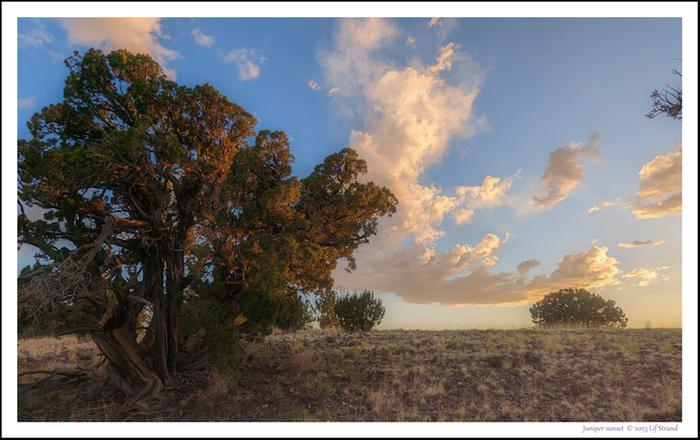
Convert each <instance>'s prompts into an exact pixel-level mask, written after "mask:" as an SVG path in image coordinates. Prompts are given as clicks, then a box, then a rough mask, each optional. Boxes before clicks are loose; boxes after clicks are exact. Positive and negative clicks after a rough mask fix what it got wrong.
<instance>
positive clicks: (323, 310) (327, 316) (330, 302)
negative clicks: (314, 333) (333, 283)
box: [314, 289, 340, 328]
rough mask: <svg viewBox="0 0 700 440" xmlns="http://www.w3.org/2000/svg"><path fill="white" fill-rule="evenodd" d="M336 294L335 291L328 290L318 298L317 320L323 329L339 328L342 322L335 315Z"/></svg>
mask: <svg viewBox="0 0 700 440" xmlns="http://www.w3.org/2000/svg"><path fill="white" fill-rule="evenodd" d="M336 299H337V298H336V293H335V290H333V289H326V290H324V291H322V292H320V293H319V294H318V295H317V296H316V301H315V303H314V309H315V311H316V316H317V317H316V319H317V320H318V325H319V326H320V327H321V328H339V327H340V322H339V321H338V316H337V315H336V314H335V303H336Z"/></svg>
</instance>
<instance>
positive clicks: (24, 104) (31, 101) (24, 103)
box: [17, 96, 36, 109]
mask: <svg viewBox="0 0 700 440" xmlns="http://www.w3.org/2000/svg"><path fill="white" fill-rule="evenodd" d="M35 105H36V98H35V97H33V96H30V97H28V98H20V99H18V100H17V107H19V108H20V109H28V108H32V107H34V106H35Z"/></svg>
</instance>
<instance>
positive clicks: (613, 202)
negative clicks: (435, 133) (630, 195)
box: [586, 197, 625, 214]
mask: <svg viewBox="0 0 700 440" xmlns="http://www.w3.org/2000/svg"><path fill="white" fill-rule="evenodd" d="M624 204H625V202H624V201H623V200H622V198H621V197H618V198H617V199H615V200H603V201H602V202H600V203H598V204H597V205H593V206H591V207H590V208H588V210H587V211H586V212H587V213H588V214H594V213H596V212H600V211H602V210H604V209H608V208H612V207H613V206H619V205H624Z"/></svg>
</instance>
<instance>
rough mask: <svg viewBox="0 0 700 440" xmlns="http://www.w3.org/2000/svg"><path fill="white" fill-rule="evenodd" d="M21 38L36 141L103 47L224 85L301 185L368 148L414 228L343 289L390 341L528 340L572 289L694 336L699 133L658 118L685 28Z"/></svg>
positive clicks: (335, 25)
mask: <svg viewBox="0 0 700 440" xmlns="http://www.w3.org/2000/svg"><path fill="white" fill-rule="evenodd" d="M19 34H20V38H19V60H18V62H19V66H18V68H19V84H18V104H19V105H18V107H19V110H18V111H19V127H18V129H19V135H20V137H26V136H27V135H28V132H27V129H26V127H25V123H26V121H27V120H28V118H30V117H31V115H32V114H33V113H34V112H36V111H38V110H39V109H40V108H41V107H42V106H43V105H46V104H49V103H51V102H55V101H58V100H60V97H61V94H62V84H63V80H64V78H65V75H66V69H65V67H64V66H63V65H62V61H61V59H62V57H64V56H66V55H68V54H70V52H71V51H72V50H74V49H77V50H85V48H87V47H89V46H94V47H101V48H104V49H112V48H115V47H124V48H127V49H130V50H138V51H143V52H148V53H150V54H152V55H153V56H154V57H155V58H156V59H158V60H159V61H160V62H161V63H162V64H163V65H164V67H166V68H167V71H168V72H169V74H170V75H171V76H172V77H174V78H176V80H177V81H178V82H180V83H182V84H186V85H195V84H199V83H203V82H210V83H212V84H213V85H214V86H215V87H217V88H218V89H219V90H220V91H221V92H222V93H224V94H225V95H227V96H228V97H229V98H230V99H231V100H232V101H234V102H236V103H238V104H241V105H242V106H243V107H244V108H246V109H247V110H248V111H249V112H251V113H253V114H254V115H255V116H256V117H257V118H258V128H259V129H263V128H269V129H275V130H284V131H285V132H287V134H288V135H289V137H290V139H291V143H292V152H293V153H294V156H295V158H296V162H295V164H294V172H295V174H298V175H301V176H303V175H306V174H308V173H309V172H310V171H311V169H312V168H313V166H314V165H315V164H317V163H319V162H320V161H322V160H323V158H324V157H325V156H326V155H328V154H329V153H331V152H334V151H337V150H339V149H341V148H343V147H345V146H347V145H350V146H353V147H354V148H356V149H357V150H358V151H359V152H360V154H361V155H362V156H363V157H364V158H365V159H366V160H367V162H368V167H369V173H368V176H367V178H368V179H372V180H375V181H377V182H378V183H380V184H384V185H387V186H389V187H390V188H391V189H392V190H393V191H394V192H395V193H396V194H397V195H398V196H399V201H400V209H399V213H397V216H395V217H394V218H392V219H388V220H386V221H384V222H383V224H382V229H381V231H380V234H379V235H378V236H377V237H376V239H375V240H373V241H372V243H370V244H369V245H367V246H365V247H364V248H363V249H361V250H360V251H359V252H358V265H359V268H358V270H357V271H356V272H355V273H353V274H350V275H347V274H345V273H342V271H339V272H338V273H337V275H338V276H337V282H338V285H340V286H341V287H346V288H349V289H362V288H371V289H375V290H376V291H378V292H383V293H382V297H383V299H384V300H385V304H386V307H387V314H386V318H385V320H384V322H383V324H382V326H383V327H384V328H469V327H511V326H523V325H527V323H528V321H529V315H528V312H527V304H529V303H531V302H532V301H534V300H536V299H537V298H538V297H540V296H541V295H542V294H543V292H546V291H548V290H553V289H555V288H557V287H556V286H560V287H588V288H590V289H592V290H595V291H596V292H598V293H600V294H601V295H603V296H605V297H607V298H612V299H614V300H615V301H617V302H618V303H619V304H620V305H621V306H622V308H623V309H624V310H625V312H626V313H627V315H628V317H629V318H630V321H631V324H632V325H638V326H641V325H644V323H645V321H651V322H653V323H654V324H656V325H680V316H681V234H680V226H681V217H680V215H679V214H680V202H679V200H678V199H679V197H678V198H674V196H676V195H679V194H680V191H681V189H680V157H681V150H680V143H681V123H680V121H676V120H670V119H667V118H664V117H658V118H656V119H654V120H649V119H647V118H646V117H644V114H645V113H646V112H648V111H649V108H650V99H649V93H650V92H651V90H653V89H654V88H659V87H663V86H664V85H665V84H671V85H676V84H677V83H678V78H677V77H674V75H673V74H672V73H671V69H678V70H681V62H680V58H681V22H680V19H430V18H425V19H372V20H335V19H224V18H217V19H162V20H161V19H127V20H120V19H105V20H103V21H100V22H97V21H95V20H92V22H90V20H89V19H82V20H55V19H20V21H19ZM125 35H128V36H129V38H126V37H125ZM592 133H596V135H593V136H591V134H592ZM644 170H646V171H644ZM640 173H641V174H640ZM489 176H490V177H489ZM537 198H539V200H540V202H537V200H538V199H537ZM677 200H678V203H675V201H677ZM606 201H607V202H608V203H607V204H605V203H604V202H606ZM601 204H603V206H605V205H610V206H607V207H604V208H603V209H600V210H598V211H594V212H591V213H589V212H588V211H589V210H590V209H591V208H592V207H594V206H596V205H598V206H601ZM635 241H636V242H637V243H635ZM625 243H627V244H625ZM621 246H623V247H621ZM31 254H32V252H31V251H29V250H24V251H22V252H21V253H20V265H23V264H26V263H27V262H28V261H30V260H31ZM525 260H536V261H537V262H538V264H535V262H534V261H532V264H526V265H523V266H521V268H522V269H523V270H522V271H520V270H518V265H519V264H521V263H522V262H523V261H525ZM526 268H527V270H526Z"/></svg>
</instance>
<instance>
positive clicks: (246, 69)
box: [221, 49, 265, 81]
mask: <svg viewBox="0 0 700 440" xmlns="http://www.w3.org/2000/svg"><path fill="white" fill-rule="evenodd" d="M221 59H222V60H223V62H224V63H226V64H231V65H233V66H234V67H235V68H236V71H237V72H238V79H240V80H241V81H252V80H255V79H258V77H260V69H261V66H262V64H263V63H264V62H265V57H262V56H259V55H258V54H257V53H256V51H255V49H232V50H229V51H228V52H223V53H222V54H221Z"/></svg>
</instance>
